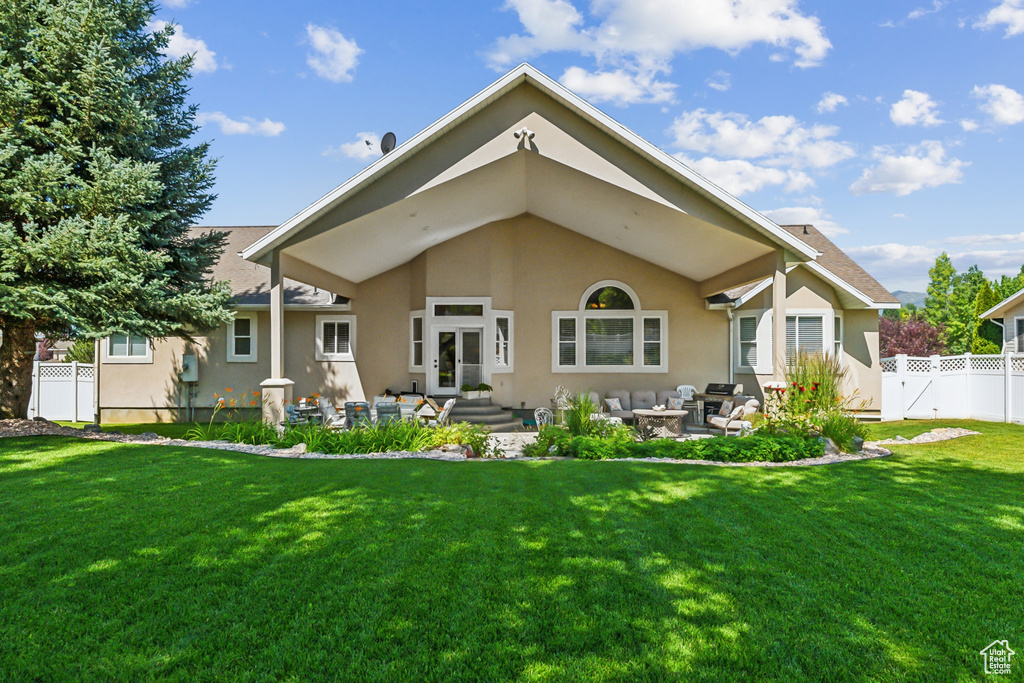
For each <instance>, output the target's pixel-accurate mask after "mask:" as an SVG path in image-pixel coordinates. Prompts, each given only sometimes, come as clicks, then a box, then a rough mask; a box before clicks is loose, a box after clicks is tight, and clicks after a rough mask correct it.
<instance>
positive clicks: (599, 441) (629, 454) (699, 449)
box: [523, 425, 824, 462]
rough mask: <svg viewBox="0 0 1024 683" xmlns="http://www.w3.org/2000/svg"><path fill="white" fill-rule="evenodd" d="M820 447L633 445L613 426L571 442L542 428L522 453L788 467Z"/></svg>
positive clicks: (745, 440) (737, 442)
mask: <svg viewBox="0 0 1024 683" xmlns="http://www.w3.org/2000/svg"><path fill="white" fill-rule="evenodd" d="M823 452H824V445H823V444H822V443H821V442H820V441H818V440H817V439H814V438H807V437H801V436H770V435H765V434H757V433H754V434H751V435H750V436H716V437H712V438H709V439H694V440H692V441H674V440H672V439H655V440H652V441H645V442H640V443H637V441H636V432H634V431H633V430H632V429H630V428H629V427H624V426H622V425H617V426H616V427H615V428H614V429H613V430H611V431H610V432H609V433H608V434H607V435H606V436H582V435H581V436H573V435H572V434H570V433H569V431H568V430H567V429H565V428H563V427H551V426H549V427H544V428H543V429H542V430H541V431H540V433H539V434H538V435H537V441H536V443H533V444H529V445H527V446H526V447H524V448H523V455H525V456H528V457H538V456H546V455H559V456H568V457H573V458H579V459H580V460H611V459H616V458H671V459H674V460H715V461H718V462H790V461H793V460H804V459H806V458H816V457H819V456H821V455H822V453H823Z"/></svg>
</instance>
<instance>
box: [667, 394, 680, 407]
mask: <svg viewBox="0 0 1024 683" xmlns="http://www.w3.org/2000/svg"><path fill="white" fill-rule="evenodd" d="M665 406H666V407H667V408H668V409H669V410H682V409H683V399H681V398H678V397H675V396H670V397H669V399H668V400H667V401H665Z"/></svg>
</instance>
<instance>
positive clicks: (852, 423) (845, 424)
mask: <svg viewBox="0 0 1024 683" xmlns="http://www.w3.org/2000/svg"><path fill="white" fill-rule="evenodd" d="M818 427H819V428H820V429H821V435H822V436H824V437H826V438H829V439H832V442H833V443H835V445H836V446H838V447H839V450H841V451H844V452H848V451H849V449H850V448H851V447H852V444H853V437H855V436H859V437H860V438H862V439H864V440H865V441H866V440H867V438H868V436H869V435H870V430H868V426H867V425H866V424H864V423H863V422H860V421H859V420H858V419H857V418H855V417H854V416H853V415H848V414H846V413H839V412H830V413H826V414H825V415H823V416H822V417H821V418H820V419H819V422H818Z"/></svg>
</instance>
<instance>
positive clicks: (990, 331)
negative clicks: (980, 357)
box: [971, 280, 1003, 353]
mask: <svg viewBox="0 0 1024 683" xmlns="http://www.w3.org/2000/svg"><path fill="white" fill-rule="evenodd" d="M999 302H1000V298H999V295H998V294H996V292H995V290H994V289H993V288H992V285H991V284H989V281H988V280H984V281H983V282H982V284H981V288H980V289H978V296H977V298H976V299H975V302H974V320H975V324H974V341H973V342H972V343H971V351H972V352H973V353H1000V352H1001V351H1002V350H1003V331H1002V330H1001V329H1000V328H999V326H998V325H996V324H995V323H994V322H992V321H991V320H982V318H981V314H982V313H984V312H985V311H987V310H989V309H990V308H992V307H993V306H995V305H996V304H998V303H999Z"/></svg>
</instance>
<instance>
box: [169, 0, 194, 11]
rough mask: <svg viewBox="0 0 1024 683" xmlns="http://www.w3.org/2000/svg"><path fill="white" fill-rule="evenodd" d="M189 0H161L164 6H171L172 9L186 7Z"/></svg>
mask: <svg viewBox="0 0 1024 683" xmlns="http://www.w3.org/2000/svg"><path fill="white" fill-rule="evenodd" d="M190 3H191V0H163V5H164V7H173V8H174V9H181V8H183V7H188V6H189V4H190Z"/></svg>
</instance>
